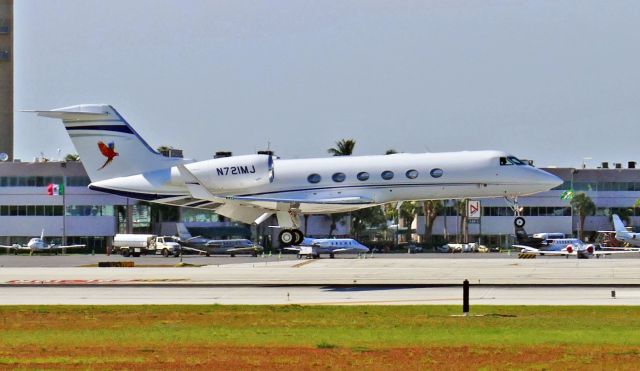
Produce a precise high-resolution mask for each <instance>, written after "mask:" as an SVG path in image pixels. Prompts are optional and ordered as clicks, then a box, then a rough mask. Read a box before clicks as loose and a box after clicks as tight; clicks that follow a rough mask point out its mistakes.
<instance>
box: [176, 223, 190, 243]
mask: <svg viewBox="0 0 640 371" xmlns="http://www.w3.org/2000/svg"><path fill="white" fill-rule="evenodd" d="M176 227H177V229H178V237H180V240H181V241H187V240H189V239H192V238H193V236H191V233H190V232H189V230H188V229H187V227H186V226H185V225H184V223H176Z"/></svg>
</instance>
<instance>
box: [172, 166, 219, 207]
mask: <svg viewBox="0 0 640 371" xmlns="http://www.w3.org/2000/svg"><path fill="white" fill-rule="evenodd" d="M177 167H178V171H179V172H180V176H181V177H182V179H183V180H184V184H185V185H186V186H187V189H188V190H189V193H191V196H192V197H193V198H200V199H203V200H212V201H213V200H216V201H220V202H224V201H223V200H224V199H222V198H220V197H218V196H215V195H214V194H213V193H211V191H209V190H208V189H207V188H206V187H205V186H203V185H202V182H200V180H199V179H198V178H197V177H196V176H195V175H193V173H192V172H191V171H189V169H187V167H186V166H184V165H178V166H177Z"/></svg>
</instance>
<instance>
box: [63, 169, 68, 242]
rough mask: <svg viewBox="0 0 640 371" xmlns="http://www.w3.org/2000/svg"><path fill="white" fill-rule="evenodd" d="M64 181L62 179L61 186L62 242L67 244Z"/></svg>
mask: <svg viewBox="0 0 640 371" xmlns="http://www.w3.org/2000/svg"><path fill="white" fill-rule="evenodd" d="M64 183H65V181H64V180H63V181H62V184H63V186H62V187H63V188H62V244H63V245H66V244H67V202H66V197H67V190H66V188H67V187H65V186H64Z"/></svg>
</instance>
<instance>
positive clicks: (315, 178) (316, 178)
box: [307, 174, 322, 184]
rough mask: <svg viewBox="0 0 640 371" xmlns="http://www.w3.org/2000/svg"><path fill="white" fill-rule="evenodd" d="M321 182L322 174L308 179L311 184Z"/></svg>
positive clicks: (312, 175)
mask: <svg viewBox="0 0 640 371" xmlns="http://www.w3.org/2000/svg"><path fill="white" fill-rule="evenodd" d="M320 180H322V177H321V176H320V174H311V175H309V176H308V177H307V181H308V182H309V183H314V184H315V183H320Z"/></svg>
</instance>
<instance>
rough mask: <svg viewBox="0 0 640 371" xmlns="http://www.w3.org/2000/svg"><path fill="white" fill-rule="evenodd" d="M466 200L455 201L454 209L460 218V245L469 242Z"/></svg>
mask: <svg viewBox="0 0 640 371" xmlns="http://www.w3.org/2000/svg"><path fill="white" fill-rule="evenodd" d="M467 201H468V200H467V199H464V200H456V203H455V206H454V207H455V209H456V211H457V212H458V215H459V217H460V224H459V225H458V235H460V232H462V241H460V242H461V243H468V242H469V223H467V203H468V202H467Z"/></svg>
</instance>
